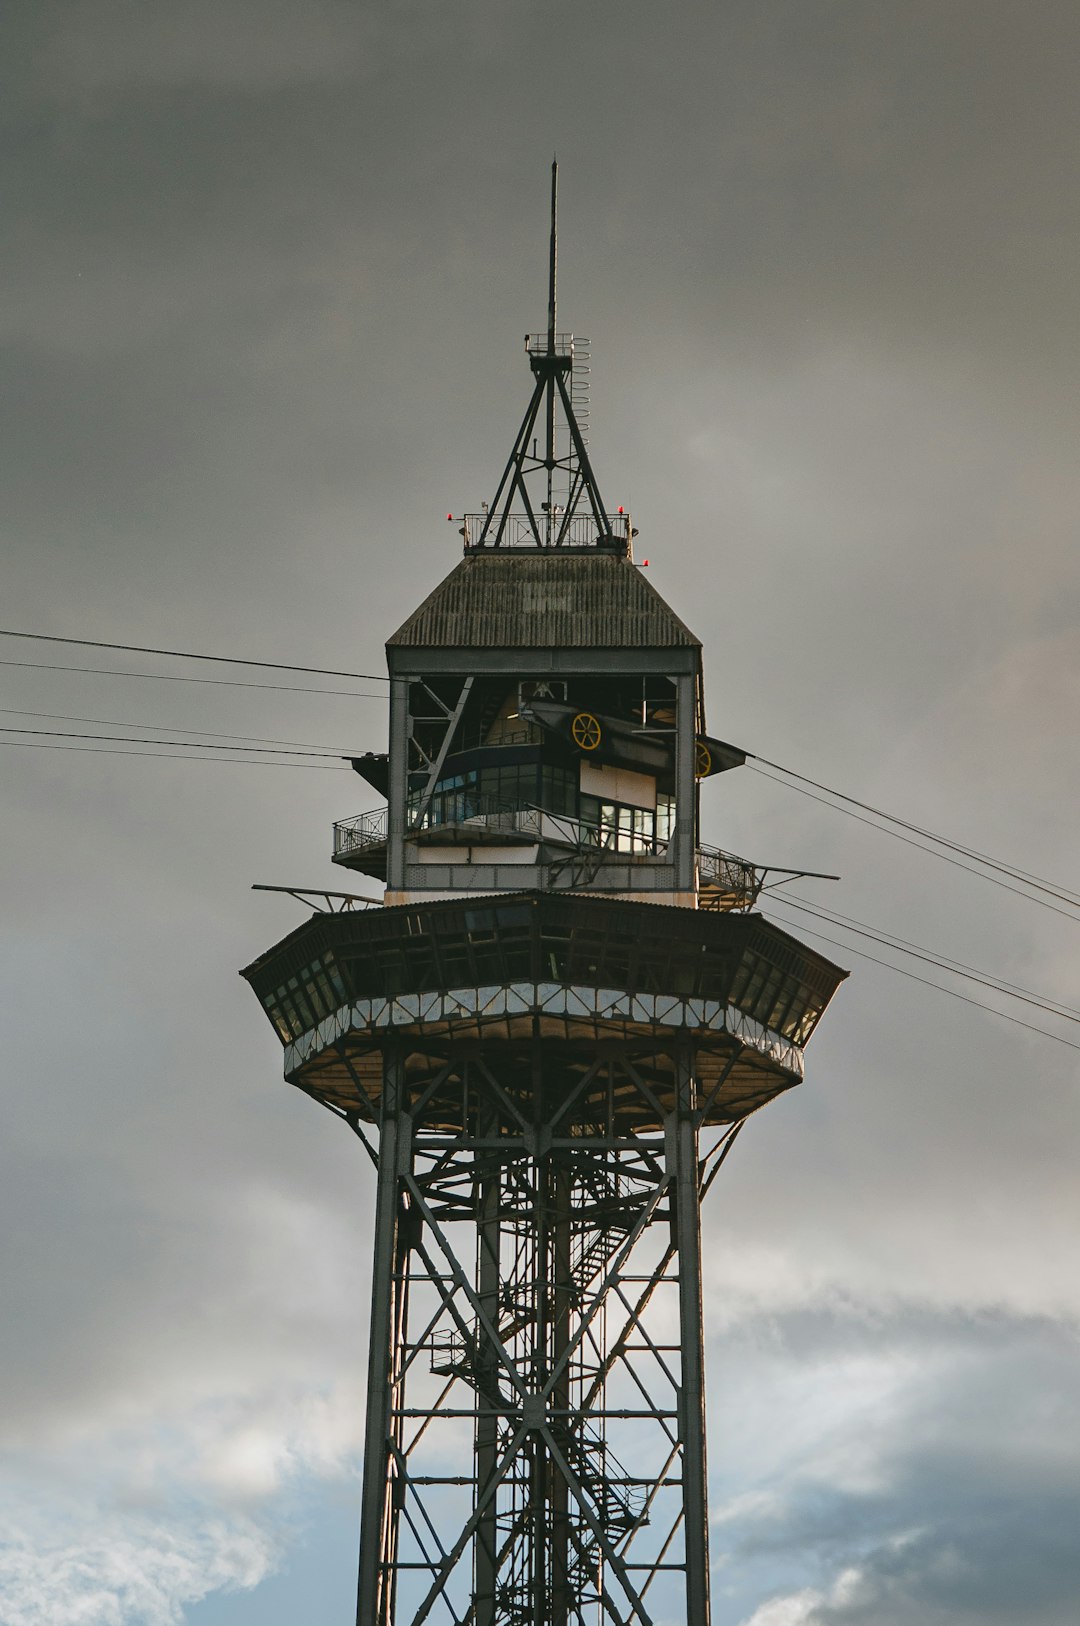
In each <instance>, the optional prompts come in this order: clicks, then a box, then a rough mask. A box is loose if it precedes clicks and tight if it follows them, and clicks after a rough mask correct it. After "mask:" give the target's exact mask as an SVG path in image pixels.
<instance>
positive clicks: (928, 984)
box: [781, 917, 1080, 1050]
mask: <svg viewBox="0 0 1080 1626" xmlns="http://www.w3.org/2000/svg"><path fill="white" fill-rule="evenodd" d="M781 918H783V917H781ZM792 924H793V925H798V926H799V929H800V931H802V932H804V933H805V935H806V936H807V937H813V938H816V939H817V941H818V942H821V943H830V944H831V945H832V946H833V948H839V949H843V950H844V952H845V954H855V955H857V956H858V958H859V959H861V960H870V961H872V963H873V964H874V965H880V966H884V968H885V970H886V971H895V972H896V974H897V976H898V977H907V978H908V980H909V981H911V982H921V983H922V985H923V987H924V988H936V989H937V991H938V993H939V994H948V995H949V997H950V999H958V1000H960V1001H961V1003H962V1004H964V1005H974V1006H975V1007H976V1009H977V1010H980V1011H989V1012H990V1013H991V1015H993V1016H998V1017H1000V1018H1001V1020H1002V1021H1003V1022H1012V1023H1013V1024H1014V1026H1016V1027H1020V1028H1026V1029H1027V1031H1028V1032H1029V1033H1040V1034H1042V1036H1043V1038H1045V1039H1053V1040H1055V1041H1056V1042H1057V1043H1058V1044H1063V1045H1067V1046H1068V1048H1069V1049H1070V1050H1080V1044H1077V1043H1076V1042H1075V1041H1074V1040H1073V1039H1066V1038H1064V1037H1063V1036H1062V1035H1061V1034H1060V1033H1053V1032H1051V1030H1050V1029H1049V1028H1040V1027H1037V1026H1036V1025H1035V1023H1033V1022H1025V1021H1023V1020H1022V1019H1021V1018H1020V1017H1019V1016H1010V1015H1009V1014H1008V1012H1007V1011H999V1010H998V1008H997V1006H996V1005H987V1004H986V1003H985V1001H983V1000H981V999H972V998H971V995H970V994H962V993H961V992H960V991H959V989H957V988H947V987H946V986H945V984H944V983H941V982H934V981H933V980H932V979H931V978H930V977H920V976H919V975H918V973H917V972H915V971H907V970H905V968H904V967H903V966H901V965H893V964H892V962H891V961H889V960H881V959H879V958H878V956H877V955H876V954H868V953H867V952H866V950H865V949H857V948H855V947H853V945H852V944H850V943H843V942H840V941H839V940H838V939H837V938H835V937H827V936H826V935H825V933H824V932H819V931H815V930H814V929H813V927H810V926H803V925H802V923H801V922H799V921H793V922H792Z"/></svg>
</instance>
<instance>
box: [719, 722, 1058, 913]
mask: <svg viewBox="0 0 1080 1626" xmlns="http://www.w3.org/2000/svg"><path fill="white" fill-rule="evenodd" d="M746 755H747V756H748V757H751V758H752V759H753V760H754V761H755V762H763V763H764V764H765V766H766V767H767V768H775V769H776V770H777V772H778V773H782V774H785V775H786V776H787V777H788V778H789V779H798V780H800V781H801V782H802V783H803V784H804V785H812V786H813V787H814V789H815V790H823V791H824V792H825V794H826V795H827V796H834V797H835V798H836V799H837V801H840V802H849V803H850V804H851V806H852V807H861V808H862V810H863V812H864V813H872V814H873V815H874V817H875V818H879V819H885V820H886V821H887V822H888V823H889V824H896V825H899V827H900V828H901V829H902V830H910V831H911V832H912V834H914V835H917V836H925V837H926V838H927V840H928V841H933V842H935V843H937V845H938V846H941V847H947V848H948V849H949V850H950V851H951V852H956V853H962V854H963V855H964V857H965V858H974V859H975V860H976V862H977V863H980V864H984V865H985V866H986V867H987V868H988V869H995V870H997V871H998V872H999V873H1000V874H1002V875H1008V876H1010V877H1011V879H1012V880H1014V881H1023V882H1025V884H1027V885H1030V886H1033V887H1035V888H1036V890H1037V891H1040V892H1048V893H1049V894H1050V895H1051V897H1055V898H1059V899H1061V901H1062V902H1063V903H1064V902H1068V903H1073V904H1077V905H1080V895H1078V894H1076V893H1074V892H1072V890H1071V889H1070V888H1069V887H1063V886H1061V884H1060V883H1059V882H1057V881H1048V880H1046V878H1045V876H1042V875H1035V874H1033V873H1032V872H1031V871H1030V870H1024V869H1020V868H1018V866H1016V865H1015V864H1006V863H1005V862H1003V860H1001V859H998V858H991V857H990V855H989V854H988V853H983V852H979V850H978V848H976V847H968V846H965V845H964V843H962V842H958V841H954V840H953V839H952V838H951V837H950V836H942V835H938V834H937V833H936V832H935V831H933V830H928V829H926V828H925V827H924V826H923V825H920V824H914V823H912V822H911V820H909V819H902V818H900V816H899V815H898V814H896V813H887V812H885V810H884V808H880V807H874V806H873V804H872V803H871V802H861V801H860V800H859V799H858V797H856V796H848V795H846V794H845V793H844V792H843V791H841V790H833V788H832V787H831V786H830V785H822V784H819V782H818V781H817V780H816V779H808V778H807V777H806V775H805V774H801V773H796V772H795V770H794V768H785V767H784V766H783V764H782V763H779V762H770V761H769V759H768V757H759V756H756V755H755V754H754V752H753V751H748V752H747V753H746ZM755 771H756V772H760V769H757V770H755ZM770 777H771V775H769V774H766V775H765V778H766V779H768V778H770Z"/></svg>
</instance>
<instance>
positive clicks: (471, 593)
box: [334, 549, 744, 903]
mask: <svg viewBox="0 0 1080 1626" xmlns="http://www.w3.org/2000/svg"><path fill="white" fill-rule="evenodd" d="M387 659H388V665H389V669H390V680H391V694H390V750H389V753H388V754H387V755H377V756H376V755H370V756H366V757H360V758H357V759H355V760H354V763H353V766H354V767H355V768H356V770H357V772H358V773H359V774H360V775H361V776H362V777H363V778H364V779H366V780H367V781H368V783H369V784H371V785H372V786H373V788H375V789H377V790H379V791H380V792H382V793H383V794H384V795H386V796H387V806H386V807H385V808H382V809H378V810H376V811H375V812H374V813H369V814H362V815H360V816H359V817H357V818H355V819H351V820H348V821H345V822H343V823H341V824H338V825H336V826H335V832H334V859H335V862H337V863H339V864H343V865H345V866H346V867H348V868H351V869H358V870H361V871H363V872H364V873H365V874H369V875H374V876H376V877H378V878H379V879H380V880H383V881H385V882H386V885H387V896H386V901H387V903H397V902H406V901H409V900H411V899H421V898H430V897H435V896H457V895H459V894H460V893H461V892H463V891H470V892H486V893H491V892H498V891H502V890H508V891H515V892H517V891H522V890H531V889H538V890H549V889H560V888H573V889H575V890H584V891H594V892H605V893H613V894H617V895H626V896H636V897H642V898H651V899H652V900H653V901H656V902H664V903H676V902H679V903H693V902H694V900H695V896H696V894H695V885H696V852H697V831H698V818H697V788H696V787H697V781H698V779H699V778H702V777H705V776H707V775H709V774H712V773H719V772H721V771H723V770H724V769H726V768H730V767H735V766H737V765H738V764H739V763H741V762H742V761H743V760H744V759H743V755H742V753H741V752H739V751H736V750H735V749H734V748H732V747H730V746H726V745H724V744H723V742H721V741H719V740H714V739H711V738H710V737H709V736H708V735H707V734H706V732H705V719H704V708H703V702H702V686H701V645H700V643H699V641H698V639H697V638H695V637H694V635H693V633H691V632H690V631H689V629H688V628H687V627H686V626H685V625H684V624H683V622H682V621H680V620H679V618H678V617H677V616H676V615H674V614H673V612H672V611H671V610H670V609H669V608H668V606H667V605H666V604H665V603H664V601H663V599H662V598H661V597H660V595H659V594H658V593H657V592H656V591H655V589H654V588H653V587H652V586H651V585H650V584H649V583H648V582H647V581H646V579H645V578H644V577H643V576H642V575H641V573H640V571H639V570H638V569H637V568H636V567H635V565H634V564H633V563H632V562H631V560H630V559H629V558H628V557H626V556H625V555H620V554H617V553H607V552H602V551H599V550H597V551H589V552H586V551H583V550H575V551H573V552H570V551H567V552H560V551H556V550H546V551H545V550H537V549H529V550H512V549H507V550H505V551H498V552H492V551H488V552H474V553H467V554H466V556H465V558H464V559H463V560H462V561H461V563H460V564H459V565H458V566H457V568H456V569H455V570H454V571H452V572H451V574H450V575H449V576H448V577H447V578H446V580H445V581H443V582H442V583H441V584H440V586H439V587H437V588H436V589H435V591H434V592H433V593H432V594H431V596H430V597H429V598H428V599H427V600H426V601H425V602H424V603H423V604H422V605H421V606H420V608H419V609H418V610H417V611H416V612H415V614H413V615H412V616H410V618H409V619H408V621H406V622H405V624H404V626H402V627H401V628H400V629H399V631H398V632H396V633H395V634H394V636H393V637H392V638H391V639H390V640H389V643H388V644H387Z"/></svg>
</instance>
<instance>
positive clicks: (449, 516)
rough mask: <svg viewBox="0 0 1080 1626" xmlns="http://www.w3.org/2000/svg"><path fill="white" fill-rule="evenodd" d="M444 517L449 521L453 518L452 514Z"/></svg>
mask: <svg viewBox="0 0 1080 1626" xmlns="http://www.w3.org/2000/svg"><path fill="white" fill-rule="evenodd" d="M446 517H447V519H450V520H452V519H453V517H454V516H453V514H447V516H446Z"/></svg>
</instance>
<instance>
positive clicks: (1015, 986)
mask: <svg viewBox="0 0 1080 1626" xmlns="http://www.w3.org/2000/svg"><path fill="white" fill-rule="evenodd" d="M778 901H779V902H781V903H786V904H789V905H790V906H791V907H793V908H797V907H799V906H800V905H802V907H803V908H804V909H805V910H806V911H807V912H808V913H814V912H816V913H817V914H818V915H819V916H820V917H821V918H822V919H823V920H828V921H830V922H832V923H833V924H834V925H837V926H841V927H853V928H855V927H858V928H862V929H863V930H865V931H867V932H870V933H876V934H877V935H878V937H879V938H880V939H881V941H882V942H884V943H885V944H886V945H887V946H888V947H889V948H895V949H898V950H904V949H912V950H914V951H915V952H917V953H919V954H925V955H928V956H930V957H931V958H933V959H934V960H936V961H937V962H938V963H939V964H940V965H941V966H942V968H943V969H945V970H949V971H964V972H970V973H971V975H973V976H976V977H985V978H986V979H987V980H988V981H989V982H990V983H992V984H993V985H994V986H995V987H997V988H999V989H1000V990H1001V992H1003V993H1011V994H1026V995H1028V996H1030V997H1031V998H1032V999H1040V998H1042V997H1043V996H1041V995H1039V994H1037V993H1035V992H1034V991H1033V990H1032V989H1031V988H1023V987H1021V985H1020V984H1019V983H1015V982H1009V980H1008V979H1007V978H1006V977H998V976H996V975H995V974H994V973H993V972H992V971H981V970H980V969H979V968H978V967H977V966H973V965H968V964H967V963H966V962H965V961H963V960H957V959H954V958H952V957H951V956H949V955H948V954H935V953H934V952H933V950H931V949H928V948H926V947H925V946H924V945H923V944H921V943H913V942H912V941H911V939H910V938H907V937H898V936H897V935H896V933H895V932H887V931H885V930H884V928H879V927H874V926H871V925H870V924H869V923H868V922H867V921H865V920H856V919H854V917H853V916H851V915H844V914H841V913H840V912H839V910H837V909H829V908H826V906H825V905H824V904H820V905H818V907H817V910H816V911H815V910H814V906H813V905H812V904H811V902H810V900H809V899H808V898H801V897H799V896H798V894H797V893H794V892H788V891H786V890H785V892H784V894H783V896H782V897H781V898H779V899H778ZM1049 1003H1050V1004H1052V1005H1054V1006H1055V1007H1056V1008H1057V1009H1058V1010H1059V1011H1060V1012H1061V1013H1062V1014H1063V1015H1069V1016H1073V1017H1076V1018H1078V1019H1080V1007H1077V1006H1075V1005H1066V1004H1065V1002H1064V1001H1063V1000H1051V1001H1049Z"/></svg>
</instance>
